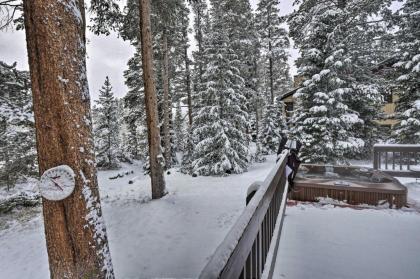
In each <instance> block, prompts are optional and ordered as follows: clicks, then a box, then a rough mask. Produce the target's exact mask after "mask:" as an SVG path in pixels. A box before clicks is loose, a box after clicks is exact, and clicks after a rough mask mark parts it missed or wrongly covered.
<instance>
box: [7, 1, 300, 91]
mask: <svg viewBox="0 0 420 279" xmlns="http://www.w3.org/2000/svg"><path fill="white" fill-rule="evenodd" d="M258 1H259V0H251V4H252V6H253V8H255V7H256V5H257V3H258ZM292 4H293V0H280V15H285V14H288V13H290V12H292V11H293V7H292ZM87 38H88V45H87V55H88V58H87V70H88V79H89V87H90V94H91V96H92V98H93V99H96V98H97V97H98V93H99V92H98V91H99V89H100V88H101V86H102V84H103V82H104V80H105V76H107V75H108V76H109V78H110V80H111V83H112V85H113V88H114V93H115V95H116V96H117V97H123V96H124V95H125V94H126V92H127V87H126V86H125V84H124V78H123V71H124V70H125V69H126V68H127V66H126V65H127V61H128V59H129V58H130V57H132V55H133V52H134V48H133V47H132V46H130V44H129V43H128V42H124V41H123V40H122V39H121V38H118V37H117V36H116V34H111V35H110V36H108V37H106V36H95V35H94V34H92V33H91V32H89V31H88V32H87ZM290 54H291V57H290V60H289V63H290V66H291V67H292V69H291V71H292V74H293V75H294V74H295V73H296V68H295V66H294V60H295V59H296V57H297V56H298V52H297V50H295V49H291V50H290ZM0 60H1V61H4V62H6V63H8V64H12V63H13V62H15V61H16V62H17V65H18V66H17V67H18V69H20V70H28V69H29V67H28V58H27V54H26V42H25V34H24V32H23V31H13V30H11V29H9V30H6V31H0Z"/></svg>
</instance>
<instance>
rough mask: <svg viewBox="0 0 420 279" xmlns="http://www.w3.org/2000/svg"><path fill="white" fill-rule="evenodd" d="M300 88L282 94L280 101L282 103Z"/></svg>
mask: <svg viewBox="0 0 420 279" xmlns="http://www.w3.org/2000/svg"><path fill="white" fill-rule="evenodd" d="M300 88H302V86H299V87H297V88H295V89H292V90H290V91H289V92H286V93H284V94H283V95H281V96H280V100H281V101H283V100H284V99H286V98H287V97H290V96H293V94H295V93H296V91H298V89H300Z"/></svg>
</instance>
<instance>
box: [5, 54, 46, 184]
mask: <svg viewBox="0 0 420 279" xmlns="http://www.w3.org/2000/svg"><path fill="white" fill-rule="evenodd" d="M37 172H38V166H37V161H36V150H35V129H34V119H33V113H32V96H31V91H30V78H29V73H28V72H25V71H18V70H16V63H15V64H13V65H7V64H5V63H3V62H0V186H2V185H7V187H8V188H10V187H12V186H13V185H14V184H15V182H16V181H17V180H19V179H20V180H24V179H25V177H26V176H35V175H36V174H37Z"/></svg>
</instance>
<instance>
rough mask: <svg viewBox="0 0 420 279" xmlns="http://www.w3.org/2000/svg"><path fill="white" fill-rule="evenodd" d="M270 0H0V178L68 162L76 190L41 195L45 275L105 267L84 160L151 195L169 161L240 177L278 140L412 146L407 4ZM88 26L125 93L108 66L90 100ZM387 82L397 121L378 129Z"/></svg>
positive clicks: (171, 166)
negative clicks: (146, 181) (112, 53)
mask: <svg viewBox="0 0 420 279" xmlns="http://www.w3.org/2000/svg"><path fill="white" fill-rule="evenodd" d="M281 2H282V1H281V0H258V1H250V0H209V1H206V0H195V1H194V0H192V1H187V0H156V1H151V0H127V1H122V3H121V2H119V1H117V0H105V1H100V0H91V1H83V0H63V1H54V0H45V1H44V0H43V1H40V0H34V1H29V0H28V1H20V0H12V1H10V0H0V12H1V13H0V19H1V20H0V24H1V29H3V28H15V29H17V30H20V31H19V32H25V35H26V41H27V53H28V61H29V72H28V71H21V70H18V69H17V67H16V63H15V64H10V65H9V64H7V63H5V62H2V61H0V187H1V188H5V189H6V188H7V190H8V191H9V190H10V189H11V188H13V187H14V185H16V184H17V183H20V182H24V181H25V180H27V179H28V178H29V177H32V178H39V177H40V175H42V174H43V173H44V172H46V171H47V170H49V169H51V168H53V167H57V166H61V165H64V166H66V167H69V168H70V169H72V170H73V172H74V175H73V176H74V180H75V187H74V195H72V196H70V197H69V198H66V199H64V200H60V201H59V202H55V201H49V200H47V199H43V203H42V204H43V205H42V206H43V214H44V224H45V236H46V239H47V251H48V255H49V264H50V272H51V277H52V278H82V277H83V278H114V271H113V267H112V263H111V256H110V252H109V248H108V242H107V234H106V228H105V225H104V221H103V218H102V210H101V200H100V197H99V190H98V182H97V170H98V169H99V170H107V171H113V170H118V169H120V168H121V167H122V166H125V165H129V164H133V166H136V167H137V166H138V168H139V169H142V170H143V171H144V174H145V175H149V176H150V179H151V183H150V184H151V198H152V199H159V198H161V197H163V196H165V195H166V194H167V193H168V190H167V187H166V186H167V183H168V182H167V176H168V175H170V174H171V171H180V172H182V173H183V174H186V175H190V176H193V177H196V176H229V175H233V174H240V173H243V172H246V171H248V170H249V168H250V167H251V166H252V164H258V163H261V162H264V161H265V160H266V156H267V155H274V154H276V152H277V150H278V148H279V144H280V142H281V140H282V139H284V138H288V139H294V140H298V141H300V142H301V143H302V149H301V153H300V154H299V155H300V158H301V159H302V161H303V162H311V163H324V164H348V163H349V161H350V160H353V159H370V158H371V156H372V150H373V145H374V144H375V143H379V142H380V143H396V144H420V1H418V0H405V1H402V2H401V3H400V6H401V8H399V9H393V8H391V6H392V4H393V2H394V1H391V0H324V1H318V0H295V1H294V11H293V12H291V13H290V14H287V15H285V14H284V13H282V11H281ZM86 30H90V32H92V33H93V34H95V35H98V36H104V37H106V36H109V35H111V34H113V35H116V37H118V40H123V41H125V42H127V43H128V44H129V45H130V47H131V48H132V49H133V50H134V51H133V55H132V57H131V58H130V59H129V60H128V61H126V67H125V68H124V69H121V71H120V72H121V73H120V75H121V77H122V78H123V79H124V83H125V86H126V87H125V88H126V92H117V91H114V89H113V86H112V85H113V84H114V80H111V79H110V78H109V77H108V76H106V78H105V80H104V83H103V85H102V87H101V89H100V90H99V91H98V92H95V94H96V95H98V98H96V99H95V100H93V99H91V97H90V96H91V94H92V92H89V86H88V80H87V79H88V75H87V69H86V59H87V53H86V44H87V38H86V32H87V31H86ZM104 47H105V46H104ZM292 47H293V48H295V49H297V51H298V52H299V56H298V58H297V59H296V61H293V63H294V65H292V62H291V61H290V49H291V48H292ZM0 60H2V57H0ZM384 65H385V66H384ZM295 66H296V73H295V72H294V71H293V69H294V67H295ZM383 67H387V70H386V74H383ZM378 69H380V70H378ZM104 76H105V75H104ZM294 78H296V80H298V81H301V82H297V83H294ZM292 90H295V91H296V92H295V93H294V95H293V100H294V107H293V111H291V113H292V115H291V116H290V117H289V116H287V117H286V113H285V110H286V109H285V103H284V102H283V97H284V96H285V95H286V93H289V92H291V91H292ZM390 92H396V94H397V95H398V99H397V101H396V111H395V115H392V117H394V118H395V119H396V120H397V121H398V122H397V124H396V125H394V126H392V127H390V129H391V130H390V131H388V132H387V133H385V134H384V132H383V131H382V130H381V129H382V128H381V126H380V124H379V122H378V121H379V120H383V119H384V113H383V112H382V107H383V105H384V104H385V101H386V100H385V97H386V96H387V94H390ZM197 180H198V179H197ZM80 216H83V218H81V217H80Z"/></svg>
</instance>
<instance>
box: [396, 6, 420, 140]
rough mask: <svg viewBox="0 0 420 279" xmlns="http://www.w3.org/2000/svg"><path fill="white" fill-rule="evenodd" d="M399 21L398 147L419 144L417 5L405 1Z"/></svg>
mask: <svg viewBox="0 0 420 279" xmlns="http://www.w3.org/2000/svg"><path fill="white" fill-rule="evenodd" d="M397 17H398V19H399V22H398V28H399V29H398V32H397V34H396V38H397V39H396V41H397V43H398V53H397V57H398V60H399V61H398V62H397V63H396V64H395V65H394V66H395V67H396V69H397V74H398V77H397V86H398V87H399V88H400V89H401V90H400V93H399V100H398V103H397V116H398V118H399V119H400V121H401V122H400V123H399V124H398V125H396V127H395V131H394V138H395V139H396V141H397V142H399V143H411V144H419V143H420V24H419V22H420V2H419V1H416V0H407V1H406V2H405V3H404V5H403V7H402V9H401V11H399V13H398V14H397Z"/></svg>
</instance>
